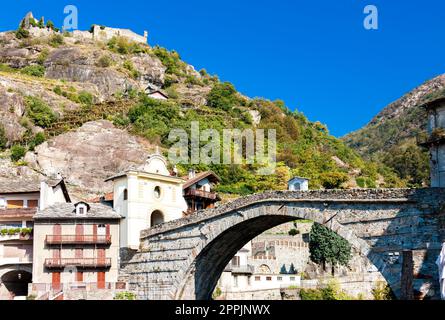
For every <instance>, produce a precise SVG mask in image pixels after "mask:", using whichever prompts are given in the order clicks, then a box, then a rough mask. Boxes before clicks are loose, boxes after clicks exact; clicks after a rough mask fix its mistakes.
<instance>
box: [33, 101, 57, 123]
mask: <svg viewBox="0 0 445 320" xmlns="http://www.w3.org/2000/svg"><path fill="white" fill-rule="evenodd" d="M25 103H26V113H27V116H28V117H29V118H30V119H31V120H32V122H34V124H35V125H38V126H40V127H42V128H47V127H49V126H50V125H51V124H52V123H54V122H55V121H56V120H57V116H56V114H55V113H54V112H53V111H52V110H51V108H50V107H49V106H48V105H47V104H46V103H45V102H44V101H42V100H40V99H39V98H37V97H31V96H29V97H27V98H26V99H25Z"/></svg>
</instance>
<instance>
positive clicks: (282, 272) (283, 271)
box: [280, 264, 287, 274]
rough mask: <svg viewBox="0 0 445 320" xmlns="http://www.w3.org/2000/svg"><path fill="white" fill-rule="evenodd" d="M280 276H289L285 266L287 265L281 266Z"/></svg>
mask: <svg viewBox="0 0 445 320" xmlns="http://www.w3.org/2000/svg"><path fill="white" fill-rule="evenodd" d="M280 274H287V269H286V265H285V264H283V265H282V266H281V269H280Z"/></svg>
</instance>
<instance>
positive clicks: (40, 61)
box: [37, 48, 49, 65]
mask: <svg viewBox="0 0 445 320" xmlns="http://www.w3.org/2000/svg"><path fill="white" fill-rule="evenodd" d="M48 55H49V51H48V49H46V48H45V49H43V50H42V52H40V54H39V56H38V57H37V63H38V64H40V65H43V64H44V63H45V61H46V59H47V58H48Z"/></svg>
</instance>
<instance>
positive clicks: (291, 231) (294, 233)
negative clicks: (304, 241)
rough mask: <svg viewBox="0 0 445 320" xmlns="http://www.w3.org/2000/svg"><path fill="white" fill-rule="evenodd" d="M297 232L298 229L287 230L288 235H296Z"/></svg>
mask: <svg viewBox="0 0 445 320" xmlns="http://www.w3.org/2000/svg"><path fill="white" fill-rule="evenodd" d="M299 233H300V231H298V230H297V229H290V230H289V235H290V236H296V235H297V234H299Z"/></svg>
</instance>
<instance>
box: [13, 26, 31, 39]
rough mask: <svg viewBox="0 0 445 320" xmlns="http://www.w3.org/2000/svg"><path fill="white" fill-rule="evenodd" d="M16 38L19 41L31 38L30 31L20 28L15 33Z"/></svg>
mask: <svg viewBox="0 0 445 320" xmlns="http://www.w3.org/2000/svg"><path fill="white" fill-rule="evenodd" d="M15 36H16V38H17V39H26V38H29V31H28V30H26V29H23V28H19V29H18V30H17V31H16V32H15Z"/></svg>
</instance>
